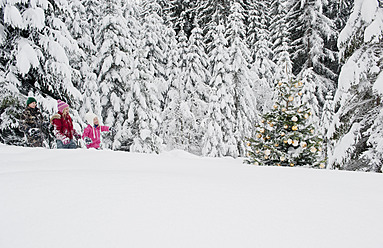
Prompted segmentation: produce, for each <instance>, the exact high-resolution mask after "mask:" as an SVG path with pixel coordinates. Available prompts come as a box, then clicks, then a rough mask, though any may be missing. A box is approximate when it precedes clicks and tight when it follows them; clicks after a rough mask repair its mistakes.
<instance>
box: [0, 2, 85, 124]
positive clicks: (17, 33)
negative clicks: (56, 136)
mask: <svg viewBox="0 0 383 248" xmlns="http://www.w3.org/2000/svg"><path fill="white" fill-rule="evenodd" d="M67 4H68V2H67V1H60V2H49V1H44V0H43V1H38V2H36V1H24V0H23V1H21V0H20V1H19V0H15V1H11V2H8V3H7V4H5V3H3V4H2V5H1V6H0V7H1V10H2V11H1V12H2V14H3V18H2V21H1V25H2V27H3V29H2V30H3V35H4V36H3V37H4V38H5V42H3V43H2V44H3V46H2V47H1V48H0V50H3V51H4V55H5V57H3V58H4V59H3V61H2V66H3V68H4V72H5V75H4V76H3V77H4V78H5V83H6V84H7V86H6V87H7V88H8V89H12V90H11V91H12V94H14V95H15V96H16V97H14V98H13V100H12V101H8V103H10V102H13V104H14V106H8V107H11V108H13V107H15V106H22V107H23V108H24V104H25V102H24V101H25V99H26V96H27V95H29V94H33V95H34V96H35V97H36V99H38V101H39V106H40V108H42V112H43V114H44V115H45V118H46V119H48V115H50V114H52V112H53V111H54V109H55V104H52V103H53V102H55V101H53V99H51V98H49V97H53V98H61V99H64V100H66V101H67V102H68V103H70V105H71V106H72V107H73V108H77V106H78V103H79V100H81V94H80V92H79V91H78V89H77V88H76V86H77V85H76V84H75V83H73V75H74V74H75V70H74V69H73V67H72V64H71V63H72V62H73V60H72V58H74V57H75V55H74V54H76V53H77V52H78V50H77V49H78V47H77V43H76V42H75V41H74V40H73V39H72V37H71V35H70V33H69V31H68V29H67V27H66V25H65V23H64V22H63V21H62V20H61V19H60V18H61V17H62V16H61V15H62V13H63V9H65V8H67ZM72 55H74V56H72ZM15 89H17V90H15ZM47 95H48V96H49V97H46V96H47ZM17 99H22V102H21V103H20V102H18V101H15V100H17ZM17 110H18V111H16V112H19V111H20V112H21V111H22V109H17ZM5 112H7V110H6V109H5ZM11 119H12V120H13V121H15V120H16V122H14V123H13V124H12V126H13V127H12V128H17V127H18V121H17V118H10V119H8V120H11ZM3 124H4V125H5V126H7V124H6V123H3ZM8 127H10V126H9V125H8Z"/></svg>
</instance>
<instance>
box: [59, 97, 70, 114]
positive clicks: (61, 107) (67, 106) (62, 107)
mask: <svg viewBox="0 0 383 248" xmlns="http://www.w3.org/2000/svg"><path fill="white" fill-rule="evenodd" d="M65 108H69V105H68V103H66V102H64V101H61V100H60V99H59V100H57V109H58V110H59V112H63V110H64V109H65Z"/></svg>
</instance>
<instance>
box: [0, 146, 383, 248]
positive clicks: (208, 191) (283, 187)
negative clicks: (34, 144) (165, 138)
mask: <svg viewBox="0 0 383 248" xmlns="http://www.w3.org/2000/svg"><path fill="white" fill-rule="evenodd" d="M382 195H383V175H382V174H372V173H371V174H370V173H362V172H345V171H329V170H315V169H304V168H286V167H283V168H281V167H257V166H249V165H246V164H243V163H242V159H233V158H202V157H197V156H194V155H191V154H188V153H186V152H183V151H170V152H166V153H162V154H160V155H156V154H139V153H127V152H115V151H108V150H102V151H96V150H85V149H77V150H48V149H44V148H23V147H13V146H6V145H2V144H0V199H1V200H0V220H1V221H0V233H1V235H0V247H1V248H40V247H41V248H42V247H55V248H68V247H70V248H84V247H92V248H105V247H113V248H119V247H121V248H126V247H164V248H171V247H177V248H179V247H182V248H187V247H193V248H196V247H198V248H202V247H206V248H212V247H219V248H225V247H241V248H244V247H249V248H254V247H262V248H268V247H270V248H271V247H272V248H275V247H284V248H288V247H291V248H300V247H302V248H307V247H310V248H315V247H318V248H323V247H347V248H352V247H355V248H356V247H358V248H360V247H364V248H373V247H374V248H378V247H383V239H382V230H383V211H382V209H383V197H382Z"/></svg>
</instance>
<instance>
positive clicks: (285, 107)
mask: <svg viewBox="0 0 383 248" xmlns="http://www.w3.org/2000/svg"><path fill="white" fill-rule="evenodd" d="M302 88H303V83H302V82H300V81H289V82H279V83H278V85H277V89H276V90H277V93H278V97H277V100H276V102H275V104H274V106H273V109H272V110H271V111H270V112H268V113H265V114H263V115H262V117H261V121H260V123H258V124H256V125H255V128H256V135H255V137H252V138H249V139H248V144H247V145H248V159H247V160H246V162H247V163H249V164H255V165H266V166H309V167H321V168H323V167H324V163H322V162H321V161H319V158H320V155H321V152H322V139H321V138H320V137H319V136H318V135H317V130H315V128H314V126H313V125H312V124H311V122H310V120H309V119H310V116H311V111H310V109H309V108H308V107H307V106H306V103H304V102H302V101H301V99H302V94H303V93H302Z"/></svg>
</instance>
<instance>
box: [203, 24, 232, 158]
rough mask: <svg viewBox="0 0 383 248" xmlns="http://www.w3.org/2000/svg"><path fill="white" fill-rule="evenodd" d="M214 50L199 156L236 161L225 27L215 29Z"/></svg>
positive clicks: (211, 54)
mask: <svg viewBox="0 0 383 248" xmlns="http://www.w3.org/2000/svg"><path fill="white" fill-rule="evenodd" d="M215 27H216V28H215V30H214V33H213V34H212V37H213V43H214V44H213V47H214V48H213V50H212V51H211V52H210V54H209V58H210V62H209V64H210V72H211V79H210V94H209V101H208V108H207V114H206V118H205V119H204V121H203V126H204V130H205V133H204V136H203V139H202V155H204V156H211V157H216V156H232V157H238V155H239V152H238V148H237V141H236V139H235V136H234V125H235V111H236V109H235V101H234V84H233V81H232V80H231V74H230V66H229V64H228V61H229V54H228V50H227V47H226V46H227V40H226V38H225V36H224V31H225V27H224V26H223V25H215Z"/></svg>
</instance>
